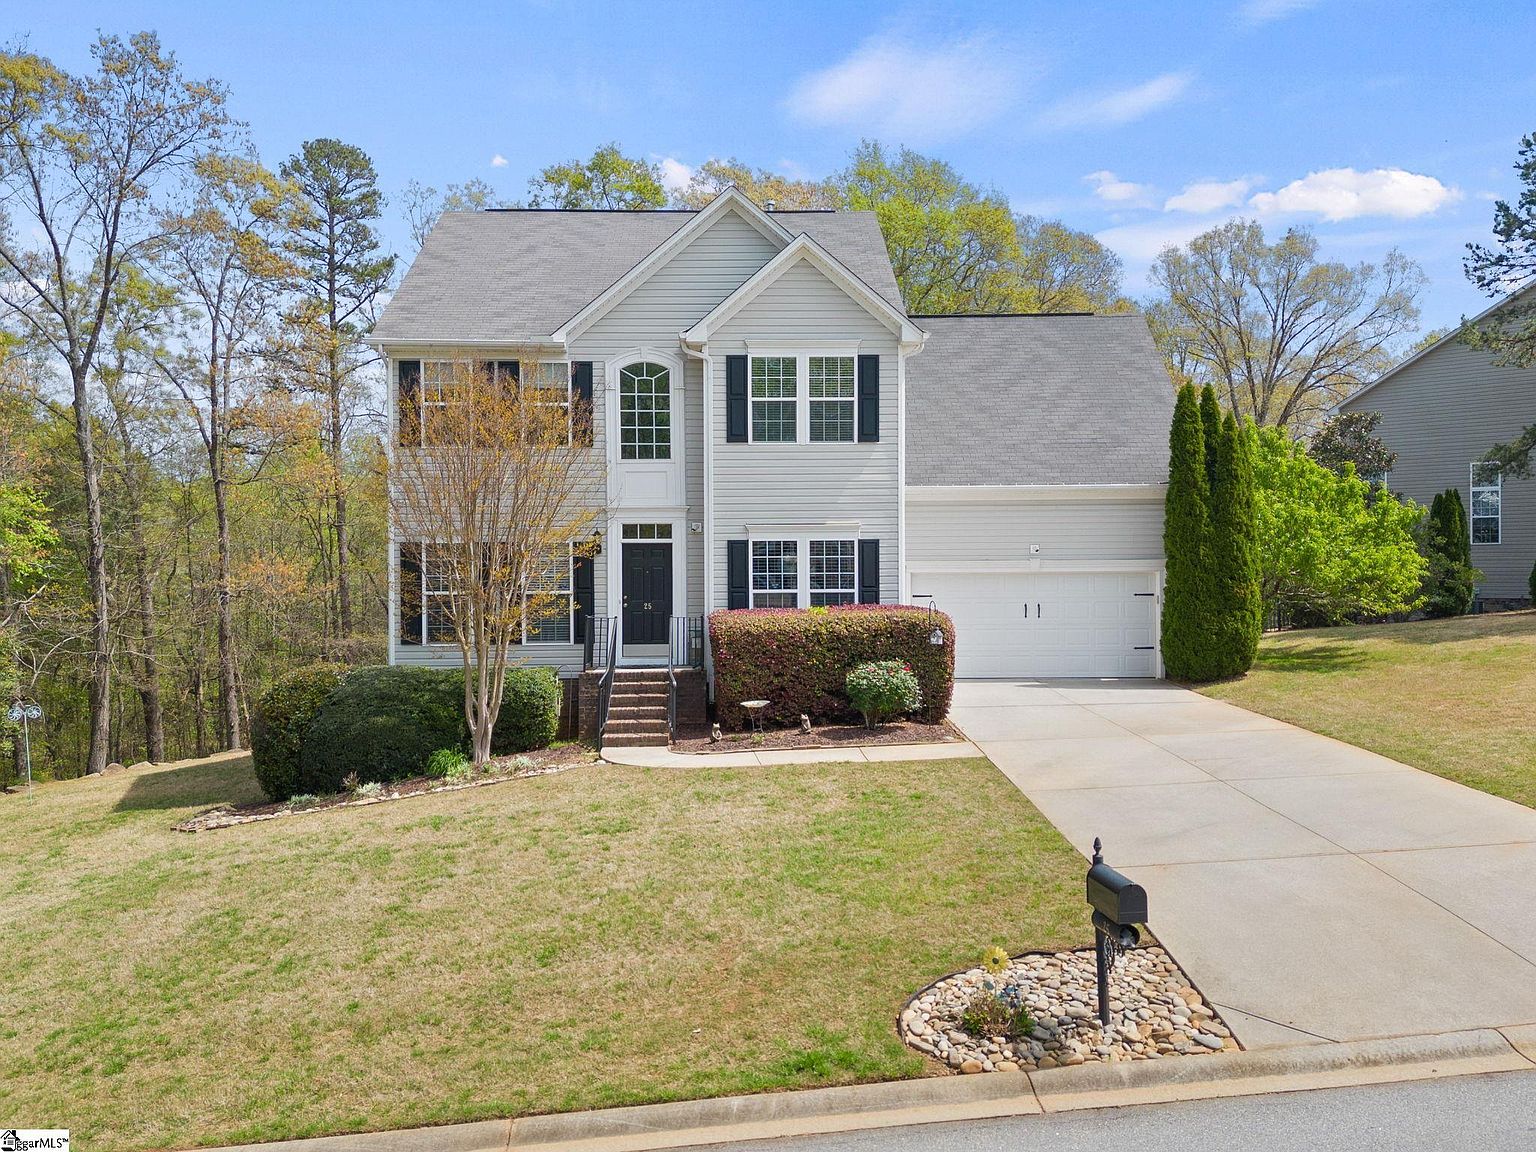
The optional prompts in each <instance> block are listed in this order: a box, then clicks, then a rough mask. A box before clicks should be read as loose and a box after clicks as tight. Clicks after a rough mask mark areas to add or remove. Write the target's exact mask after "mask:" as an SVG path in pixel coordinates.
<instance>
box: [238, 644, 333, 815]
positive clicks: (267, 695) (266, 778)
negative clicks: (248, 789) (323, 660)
mask: <svg viewBox="0 0 1536 1152" xmlns="http://www.w3.org/2000/svg"><path fill="white" fill-rule="evenodd" d="M346 676H347V667H346V665H344V664H310V665H307V666H305V667H303V668H295V669H294V670H293V671H291V672H287V673H284V674H283V675H282V676H279V677H278V678H277V679H276V680H274V681H273V682H272V684H271V685H270V686H269V687H268V688H267V690H266V691H265V692H263V693H262V694H261V698H260V699H259V700H258V701H257V703H256V714H255V715H254V716H253V717H252V718H251V759H252V761H253V762H254V763H255V766H256V782H257V783H258V784H259V785H260V786H261V790H262V792H263V793H265V794H266V796H267V798H268V799H269V800H287V799H289V798H290V797H292V796H293V795H294V794H295V793H297V792H298V791H299V751H300V748H301V746H302V745H303V742H304V734H305V732H306V731H307V730H308V729H309V725H310V722H311V721H312V720H313V719H314V718H315V715H316V713H318V712H319V711H320V709H321V708H322V707H323V706H324V704H325V702H326V701H327V700H329V699H330V698H331V695H332V694H333V693H334V692H335V691H336V689H337V687H339V686H340V684H341V683H342V681H343V680H345V679H346Z"/></svg>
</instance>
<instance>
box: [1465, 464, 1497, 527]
mask: <svg viewBox="0 0 1536 1152" xmlns="http://www.w3.org/2000/svg"><path fill="white" fill-rule="evenodd" d="M1503 479H1504V478H1503V476H1502V475H1501V474H1500V472H1499V466H1498V465H1497V464H1484V463H1481V462H1479V463H1476V464H1473V465H1472V543H1474V544H1497V543H1498V542H1499V538H1500V536H1501V534H1502V533H1501V529H1502V527H1503V511H1504V507H1503V505H1504V491H1503Z"/></svg>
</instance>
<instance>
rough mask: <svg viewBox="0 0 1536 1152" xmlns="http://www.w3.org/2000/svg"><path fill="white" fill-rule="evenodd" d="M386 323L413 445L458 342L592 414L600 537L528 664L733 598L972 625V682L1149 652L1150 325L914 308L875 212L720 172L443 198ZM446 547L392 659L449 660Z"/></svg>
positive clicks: (397, 544)
mask: <svg viewBox="0 0 1536 1152" xmlns="http://www.w3.org/2000/svg"><path fill="white" fill-rule="evenodd" d="M372 339H373V340H374V342H375V343H376V344H377V346H378V347H379V348H380V349H381V350H382V352H383V354H384V356H385V357H386V361H387V364H388V380H389V386H390V414H391V431H392V435H393V436H394V438H395V439H396V441H397V442H399V440H400V438H401V437H402V436H404V437H405V438H406V439H407V440H409V439H410V438H411V437H415V436H419V435H420V431H419V430H420V428H421V427H422V426H423V415H424V414H425V413H426V409H427V408H428V407H429V406H430V405H431V404H432V403H434V400H435V393H434V384H435V382H440V380H441V378H442V376H443V374H444V371H445V369H444V366H443V362H444V360H445V358H462V357H466V356H468V357H474V358H477V359H483V360H485V361H489V362H496V361H500V360H502V359H504V358H505V357H506V356H507V355H508V354H509V351H510V350H512V349H519V348H521V349H528V348H531V347H537V348H538V349H539V350H540V351H539V353H538V355H539V359H540V361H541V364H540V366H539V368H538V373H539V378H540V381H541V383H543V384H544V385H546V386H553V387H554V388H556V389H557V390H564V395H565V397H566V398H567V399H568V401H569V403H570V404H571V405H573V407H575V408H577V409H578V410H579V408H580V406H583V405H587V406H590V407H589V409H588V410H589V411H590V412H591V414H592V420H591V437H590V438H591V452H592V454H593V462H594V468H595V469H597V470H598V471H600V473H601V475H602V477H603V478H604V485H603V494H602V498H601V499H602V515H603V524H602V526H601V528H600V530H599V533H598V536H599V539H598V540H597V541H595V543H597V544H598V547H597V548H596V549H595V550H593V551H595V555H592V556H585V555H573V557H572V558H571V563H570V567H569V571H568V574H567V577H566V579H565V582H564V583H563V584H562V585H561V586H560V589H559V590H560V591H562V592H565V593H566V594H567V595H568V596H569V606H570V608H569V616H568V618H567V619H560V618H556V619H554V620H553V621H551V622H549V623H547V624H544V623H541V624H540V626H539V627H538V628H537V629H536V630H535V631H536V634H531V635H529V636H527V637H526V638H525V643H524V644H523V645H521V646H520V651H519V652H518V654H517V656H518V658H519V659H521V660H525V661H528V662H532V663H541V664H549V665H553V666H556V667H558V668H559V669H560V671H561V673H562V675H566V676H575V675H577V674H578V673H579V672H580V671H581V669H582V667H583V663H584V659H585V660H590V653H589V651H588V649H589V647H590V645H589V644H588V643H587V642H588V640H589V639H590V638H591V637H592V634H593V632H594V631H595V630H598V629H602V628H605V627H611V628H613V629H616V630H617V636H616V644H617V652H618V660H619V662H620V663H621V664H631V665H646V664H656V663H658V662H659V663H665V662H666V657H667V653H668V646H669V644H672V643H675V642H677V638H678V637H680V636H681V637H683V638H684V641H683V642H685V643H686V642H687V640H686V638H687V637H688V636H689V635H690V634H691V635H692V637H694V641H695V643H696V641H697V637H698V636H699V635H700V633H701V628H700V623H699V622H700V621H701V620H702V618H703V617H705V616H707V615H708V614H709V613H711V612H714V611H716V610H719V609H738V608H763V607H811V606H815V605H833V604H850V603H896V602H913V601H916V602H918V603H928V602H933V603H935V604H937V606H938V607H939V608H940V609H942V610H944V611H946V612H948V613H950V614H951V615H952V616H953V617H954V618H955V621H956V626H957V630H958V639H957V643H956V657H957V661H958V669H959V672H960V674H961V675H974V676H1034V675H1053V676H1054V675H1066V676H1099V675H1106V676H1153V675H1157V674H1158V672H1159V661H1158V658H1157V651H1156V644H1157V634H1158V628H1157V605H1158V597H1159V590H1160V583H1161V573H1162V542H1161V526H1162V494H1163V486H1164V482H1165V479H1166V470H1167V433H1168V421H1169V417H1170V413H1171V411H1172V399H1173V393H1172V390H1171V388H1170V386H1169V382H1168V378H1167V375H1166V373H1165V371H1164V369H1163V367H1162V363H1161V360H1160V358H1159V357H1158V355H1157V353H1156V351H1155V349H1154V348H1153V346H1152V342H1151V339H1150V337H1149V335H1148V332H1147V328H1146V324H1145V322H1144V321H1143V320H1142V318H1141V317H1139V316H1091V315H1061V316H1018V317H1014V316H1006V317H924V316H909V315H908V314H907V312H906V310H905V308H904V307H903V304H902V300H901V295H900V293H899V291H898V289H897V285H896V279H895V276H894V275H893V273H892V269H891V264H890V260H889V258H888V257H887V255H886V249H885V245H884V243H883V241H882V238H881V235H880V230H879V227H878V225H877V222H876V219H875V217H874V215H873V214H872V213H868V212H772V211H764V210H763V209H761V208H759V207H758V206H757V205H755V204H753V203H752V202H751V201H750V200H748V199H747V198H746V197H744V196H742V195H741V194H740V193H738V192H737V191H735V190H734V189H732V190H729V191H727V192H725V193H723V194H721V195H720V196H719V197H717V198H716V199H715V200H714V201H713V202H711V203H710V204H709V206H708V207H706V208H704V209H703V210H701V211H698V212H670V211H658V212H584V211H545V210H492V211H483V212H459V213H448V214H445V215H444V216H443V217H442V218H441V220H440V221H439V222H438V224H437V225H436V227H435V228H434V229H433V230H432V232H431V234H430V235H429V236H428V237H427V239H426V242H425V243H424V245H423V246H422V249H421V252H420V254H419V255H418V256H417V258H416V260H415V262H414V263H413V265H412V266H411V268H410V271H409V272H408V274H407V275H406V277H405V279H404V281H403V282H402V284H401V285H400V288H399V290H398V292H396V294H395V296H394V297H393V299H392V300H391V301H390V303H389V306H388V308H387V309H386V310H385V312H384V315H383V316H382V317H381V318H380V320H379V323H378V325H377V327H376V328H375V330H374V333H373V337H372ZM524 355H525V356H526V355H527V353H526V352H525V353H524ZM521 372H522V378H523V379H525V380H526V379H528V378H529V368H528V366H526V365H524V366H522V367H521ZM402 409H404V410H405V411H406V417H407V418H406V419H403V420H402V418H401V416H402ZM429 545H430V541H417V540H401V539H398V538H396V539H395V540H394V541H393V546H392V552H393V558H392V563H391V567H390V575H391V594H392V600H393V605H394V620H393V625H394V626H393V628H392V639H391V644H390V653H389V658H390V660H391V662H394V663H415V664H428V665H442V666H452V665H454V664H455V663H456V662H457V660H458V655H457V650H456V648H454V647H453V646H452V645H451V644H449V645H444V644H441V643H439V642H438V641H440V640H442V639H443V638H444V637H443V636H442V635H441V634H440V629H434V626H433V611H432V601H433V595H434V580H433V573H432V572H431V570H430V547H429ZM609 620H612V621H614V623H613V624H612V625H608V623H607V622H608V621H609ZM589 621H590V623H589ZM690 630H691V632H690Z"/></svg>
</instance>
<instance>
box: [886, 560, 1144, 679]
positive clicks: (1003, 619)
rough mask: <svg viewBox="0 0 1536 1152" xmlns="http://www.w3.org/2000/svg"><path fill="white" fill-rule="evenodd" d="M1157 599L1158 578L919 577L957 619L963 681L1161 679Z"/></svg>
mask: <svg viewBox="0 0 1536 1152" xmlns="http://www.w3.org/2000/svg"><path fill="white" fill-rule="evenodd" d="M1156 592H1157V576H1156V574H1155V573H1152V572H965V573H959V572H945V573H933V574H929V575H925V574H923V573H920V572H919V573H914V574H913V576H912V593H913V596H914V598H917V597H920V596H923V595H926V594H931V595H932V596H933V602H934V604H936V605H937V606H938V608H939V610H940V611H941V612H947V613H948V614H949V615H950V616H951V617H952V618H953V619H954V622H955V674H956V675H958V676H979V677H1006V676H1156V675H1157V647H1156V645H1157V632H1158V625H1157V595H1156ZM918 603H925V601H924V600H921V599H919V600H918Z"/></svg>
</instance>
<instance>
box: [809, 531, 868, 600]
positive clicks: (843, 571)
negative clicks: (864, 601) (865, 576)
mask: <svg viewBox="0 0 1536 1152" xmlns="http://www.w3.org/2000/svg"><path fill="white" fill-rule="evenodd" d="M856 552H857V549H856V545H855V543H854V541H852V540H812V541H811V542H810V553H811V556H810V559H811V564H810V576H811V607H812V608H816V607H820V606H821V605H824V604H853V603H855V602H856V601H857V600H858V598H859V585H858V562H857V560H856Z"/></svg>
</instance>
